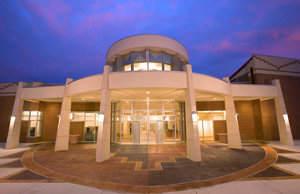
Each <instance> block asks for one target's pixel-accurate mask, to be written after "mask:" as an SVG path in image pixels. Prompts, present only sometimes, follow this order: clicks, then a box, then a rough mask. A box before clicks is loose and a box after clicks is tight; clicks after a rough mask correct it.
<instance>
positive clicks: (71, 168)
mask: <svg viewBox="0 0 300 194" xmlns="http://www.w3.org/2000/svg"><path fill="white" fill-rule="evenodd" d="M4 145H5V144H0V146H1V147H0V190H1V193H84V192H89V193H163V192H176V193H300V141H299V140H296V141H295V146H284V145H281V144H279V142H262V141H255V142H254V141H253V142H244V143H243V149H242V150H235V149H229V148H228V147H227V145H226V144H221V143H218V142H209V141H208V142H204V143H201V152H202V161H201V162H193V161H191V160H189V159H188V158H186V144H174V145H171V144H169V145H118V144H111V154H110V155H111V158H110V159H109V160H107V161H105V162H103V163H96V162H95V153H96V144H95V143H79V144H76V145H70V148H69V150H68V151H60V152H54V143H52V142H43V143H39V144H20V147H19V148H17V149H11V150H5V149H4Z"/></svg>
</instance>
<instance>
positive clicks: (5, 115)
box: [0, 96, 15, 142]
mask: <svg viewBox="0 0 300 194" xmlns="http://www.w3.org/2000/svg"><path fill="white" fill-rule="evenodd" d="M14 102H15V96H0V142H6V139H7V134H8V128H9V122H10V116H11V114H12V110H13V106H14Z"/></svg>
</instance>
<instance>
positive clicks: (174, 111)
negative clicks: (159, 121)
mask: <svg viewBox="0 0 300 194" xmlns="http://www.w3.org/2000/svg"><path fill="white" fill-rule="evenodd" d="M173 108H174V109H173V117H174V123H175V125H174V126H175V143H176V142H177V139H176V133H177V130H176V110H175V100H174V101H173Z"/></svg>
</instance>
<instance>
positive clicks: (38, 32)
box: [0, 0, 300, 83]
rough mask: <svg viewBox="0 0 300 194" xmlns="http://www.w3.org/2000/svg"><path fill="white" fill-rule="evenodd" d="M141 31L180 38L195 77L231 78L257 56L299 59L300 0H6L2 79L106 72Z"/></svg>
mask: <svg viewBox="0 0 300 194" xmlns="http://www.w3.org/2000/svg"><path fill="white" fill-rule="evenodd" d="M114 2H118V3H114ZM136 34H159V35H164V36H168V37H170V38H173V39H176V40H178V41H179V42H181V43H182V44H183V45H184V46H185V47H186V48H187V50H188V52H189V56H190V64H192V67H193V71H194V72H197V73H203V74H207V75H212V76H215V77H218V78H222V77H228V76H230V75H232V74H233V73H234V72H235V71H236V70H237V69H238V68H239V67H240V66H242V65H243V64H244V63H245V62H246V61H247V60H248V59H249V58H250V57H251V55H252V54H253V53H255V54H264V55H273V56H281V57H289V58H296V59H299V58H300V1H299V0H280V1H279V0H248V1H247V0H243V1H242V0H231V1H225V0H220V1H218V0H213V1H211V0H207V1H203V0H201V1H199V0H195V1H189V0H182V1H176V0H170V1H167V0H164V1H161V0H159V1H155V0H151V1H141V0H138V1H119V0H118V1H112V0H104V1H96V0H89V1H88V0H85V1H79V0H78V1H77V0H76V1H74V0H69V1H67V0H60V1H55V0H47V1H46V0H36V1H33V0H32V1H29V0H28V1H27V0H20V1H16V0H1V1H0V41H1V42H0V82H19V81H25V82H27V81H43V82H46V83H64V82H65V80H66V78H68V77H69V78H73V79H79V78H81V77H84V76H89V75H93V74H98V73H102V71H103V66H104V65H105V56H106V52H107V50H108V49H109V47H110V46H111V45H112V44H113V43H114V42H116V41H118V40H119V39H122V38H124V37H127V36H132V35H136Z"/></svg>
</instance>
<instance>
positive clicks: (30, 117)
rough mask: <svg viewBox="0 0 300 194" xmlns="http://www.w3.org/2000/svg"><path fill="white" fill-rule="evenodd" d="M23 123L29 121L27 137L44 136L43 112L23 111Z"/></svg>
mask: <svg viewBox="0 0 300 194" xmlns="http://www.w3.org/2000/svg"><path fill="white" fill-rule="evenodd" d="M22 121H28V128H27V137H40V136H41V135H42V124H43V112H41V111H23V112H22Z"/></svg>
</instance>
